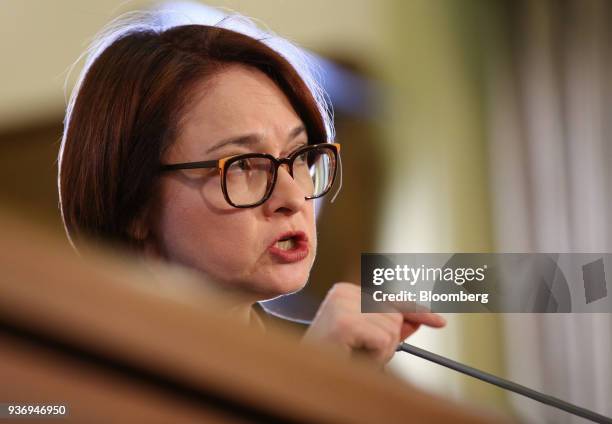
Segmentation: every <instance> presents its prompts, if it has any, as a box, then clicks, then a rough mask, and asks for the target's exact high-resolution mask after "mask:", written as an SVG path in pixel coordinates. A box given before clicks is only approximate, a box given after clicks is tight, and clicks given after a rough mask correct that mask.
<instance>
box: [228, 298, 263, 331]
mask: <svg viewBox="0 0 612 424" xmlns="http://www.w3.org/2000/svg"><path fill="white" fill-rule="evenodd" d="M255 303H256V302H244V303H239V304H237V305H236V306H234V307H232V308H230V313H231V314H232V315H233V316H235V317H237V318H238V319H240V320H241V321H243V322H244V323H245V324H247V325H250V326H253V327H258V328H260V329H262V330H265V326H264V323H263V321H262V320H261V318H260V317H259V315H257V312H255V309H254V308H253V306H254V305H255Z"/></svg>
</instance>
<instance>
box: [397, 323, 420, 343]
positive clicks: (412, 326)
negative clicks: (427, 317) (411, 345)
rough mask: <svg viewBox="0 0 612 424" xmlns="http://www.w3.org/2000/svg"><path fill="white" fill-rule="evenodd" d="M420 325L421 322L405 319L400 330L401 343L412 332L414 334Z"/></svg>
mask: <svg viewBox="0 0 612 424" xmlns="http://www.w3.org/2000/svg"><path fill="white" fill-rule="evenodd" d="M420 326H421V324H419V323H418V322H410V321H404V323H403V324H402V329H401V331H400V343H401V342H403V341H404V340H406V339H407V338H408V337H410V336H411V335H412V334H414V333H415V332H416V331H417V330H418V329H419V327H420ZM398 344H399V343H398Z"/></svg>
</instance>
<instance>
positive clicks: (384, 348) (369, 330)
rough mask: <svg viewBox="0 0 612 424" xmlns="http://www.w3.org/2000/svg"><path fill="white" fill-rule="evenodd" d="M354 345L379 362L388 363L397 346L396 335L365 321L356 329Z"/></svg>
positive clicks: (354, 347)
mask: <svg viewBox="0 0 612 424" xmlns="http://www.w3.org/2000/svg"><path fill="white" fill-rule="evenodd" d="M352 347H353V349H354V351H356V352H359V351H362V352H363V353H365V354H366V355H368V356H369V357H370V358H372V359H373V360H375V361H376V362H378V363H381V364H385V363H387V362H388V361H389V360H390V359H391V357H392V356H393V354H394V353H395V349H396V347H397V343H395V340H394V337H393V336H392V335H391V334H389V333H388V332H386V331H382V330H381V329H380V328H379V327H377V326H376V325H375V324H373V323H371V322H364V323H363V324H362V325H360V326H359V327H358V328H356V329H355V330H354V333H353V341H352Z"/></svg>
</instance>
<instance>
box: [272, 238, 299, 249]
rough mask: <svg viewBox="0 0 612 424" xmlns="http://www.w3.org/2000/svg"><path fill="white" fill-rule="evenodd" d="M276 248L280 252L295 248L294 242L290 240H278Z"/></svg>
mask: <svg viewBox="0 0 612 424" xmlns="http://www.w3.org/2000/svg"><path fill="white" fill-rule="evenodd" d="M276 247H278V248H279V249H282V250H290V249H293V248H294V247H295V240H294V239H292V238H290V239H288V240H279V241H277V242H276Z"/></svg>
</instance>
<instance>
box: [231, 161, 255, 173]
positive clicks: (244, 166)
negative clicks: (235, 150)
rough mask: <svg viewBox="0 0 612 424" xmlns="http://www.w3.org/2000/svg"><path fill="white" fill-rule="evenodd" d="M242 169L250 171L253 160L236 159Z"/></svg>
mask: <svg viewBox="0 0 612 424" xmlns="http://www.w3.org/2000/svg"><path fill="white" fill-rule="evenodd" d="M235 165H236V166H237V167H238V168H239V169H241V170H242V171H250V170H251V168H252V167H251V161H250V160H249V159H240V160H238V161H236V164H235Z"/></svg>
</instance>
